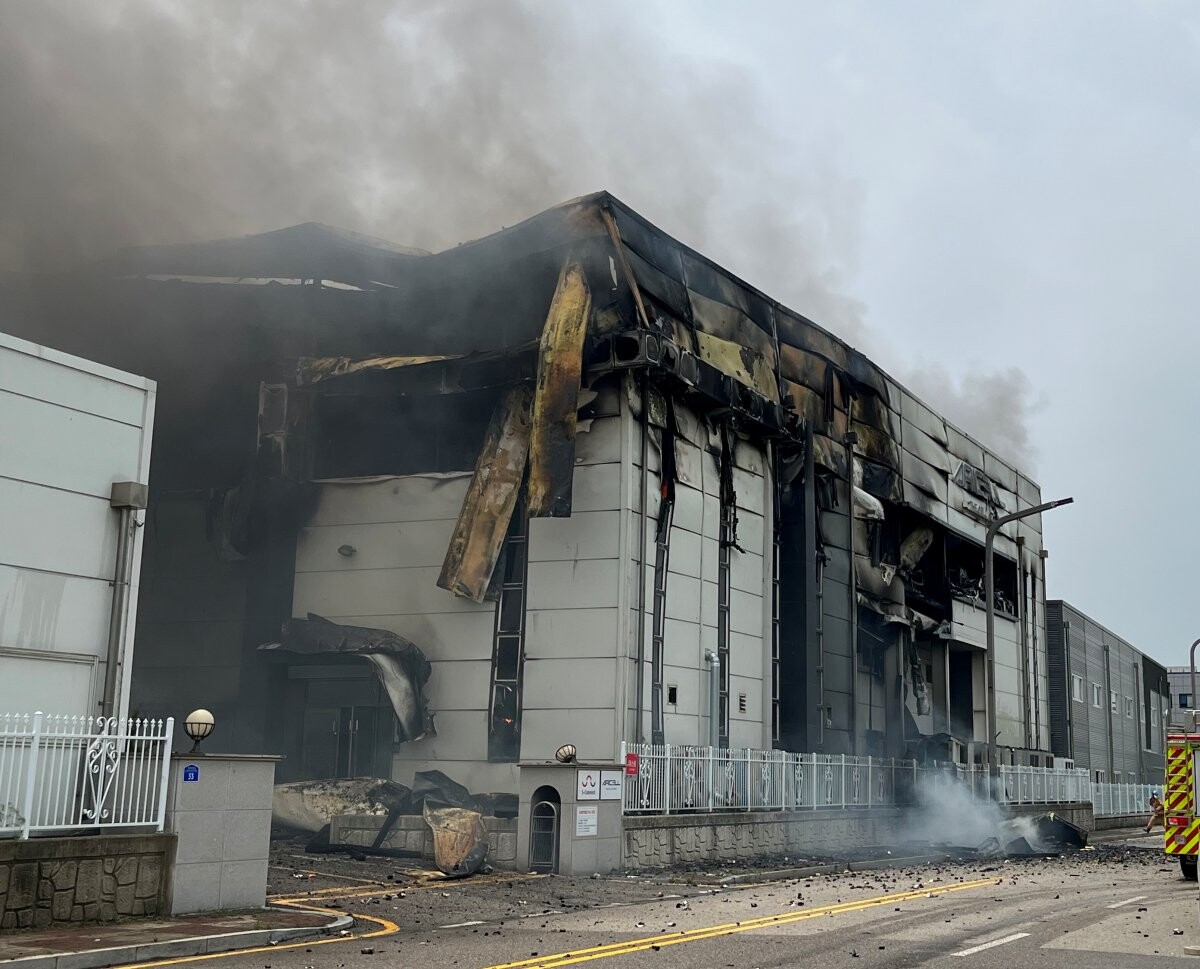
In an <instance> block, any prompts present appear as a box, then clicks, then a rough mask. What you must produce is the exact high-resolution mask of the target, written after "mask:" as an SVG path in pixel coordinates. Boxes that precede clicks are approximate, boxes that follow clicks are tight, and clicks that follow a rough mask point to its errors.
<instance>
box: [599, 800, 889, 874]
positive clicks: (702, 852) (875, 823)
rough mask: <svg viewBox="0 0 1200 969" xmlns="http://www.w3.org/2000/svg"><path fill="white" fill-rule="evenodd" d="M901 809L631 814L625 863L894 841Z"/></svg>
mask: <svg viewBox="0 0 1200 969" xmlns="http://www.w3.org/2000/svg"><path fill="white" fill-rule="evenodd" d="M900 818H901V812H900V811H897V810H895V809H893V808H880V809H876V810H870V811H854V812H848V811H804V812H794V811H769V812H761V813H759V812H752V813H729V814H693V815H686V814H679V815H667V816H662V815H646V816H637V815H635V816H630V817H626V818H625V819H624V824H623V829H624V830H623V835H622V839H623V858H624V865H625V867H626V868H655V867H660V866H670V865H682V864H689V863H694V862H705V861H733V860H736V859H739V858H755V857H769V856H772V855H801V856H803V855H805V854H814V855H822V854H825V853H827V852H828V851H830V850H831V849H833V850H836V849H845V848H861V847H863V846H864V845H882V844H893V843H896V842H898V841H900V840H903V839H902V832H901V831H900Z"/></svg>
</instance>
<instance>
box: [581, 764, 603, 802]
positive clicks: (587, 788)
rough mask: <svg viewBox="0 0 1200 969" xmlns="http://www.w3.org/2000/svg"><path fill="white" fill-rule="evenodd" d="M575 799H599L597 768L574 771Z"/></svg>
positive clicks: (598, 774)
mask: <svg viewBox="0 0 1200 969" xmlns="http://www.w3.org/2000/svg"><path fill="white" fill-rule="evenodd" d="M575 800H577V801H598V800H600V772H599V771H598V770H579V771H576V772H575Z"/></svg>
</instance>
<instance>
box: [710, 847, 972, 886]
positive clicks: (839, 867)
mask: <svg viewBox="0 0 1200 969" xmlns="http://www.w3.org/2000/svg"><path fill="white" fill-rule="evenodd" d="M949 858H950V855H948V854H946V853H944V852H943V853H941V854H936V855H911V856H909V857H907V858H876V859H873V860H871V861H847V862H834V863H833V864H829V865H809V866H808V867H806V868H777V869H775V870H774V871H748V872H743V873H742V874H740V875H728V876H726V877H725V878H722V879H721V880H720V882H719V883H718V884H721V885H753V884H755V883H756V882H777V881H787V880H788V879H789V878H808V877H809V876H810V875H840V874H843V873H844V872H856V871H878V870H880V869H882V868H899V867H901V866H903V865H928V864H932V863H934V862H938V861H947V860H948V859H949Z"/></svg>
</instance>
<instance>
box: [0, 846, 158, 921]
mask: <svg viewBox="0 0 1200 969" xmlns="http://www.w3.org/2000/svg"><path fill="white" fill-rule="evenodd" d="M174 851H175V838H174V836H173V835H166V834H146V835H100V836H83V837H70V838H33V839H30V840H29V841H0V931H3V930H5V929H21V928H45V927H47V926H50V925H67V924H72V923H81V922H111V921H114V920H115V919H118V918H128V917H132V916H138V915H157V914H159V912H161V911H162V910H163V886H164V884H165V880H166V873H167V870H168V867H169V865H170V862H171V858H172V856H173V854H174Z"/></svg>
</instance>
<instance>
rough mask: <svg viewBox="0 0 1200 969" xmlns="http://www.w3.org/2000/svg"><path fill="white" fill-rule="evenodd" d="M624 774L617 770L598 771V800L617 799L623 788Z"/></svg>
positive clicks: (619, 797) (619, 798)
mask: <svg viewBox="0 0 1200 969" xmlns="http://www.w3.org/2000/svg"><path fill="white" fill-rule="evenodd" d="M624 781H625V775H624V774H622V773H621V771H619V770H602V771H601V772H600V800H602V801H619V800H621V792H622V790H624Z"/></svg>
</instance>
